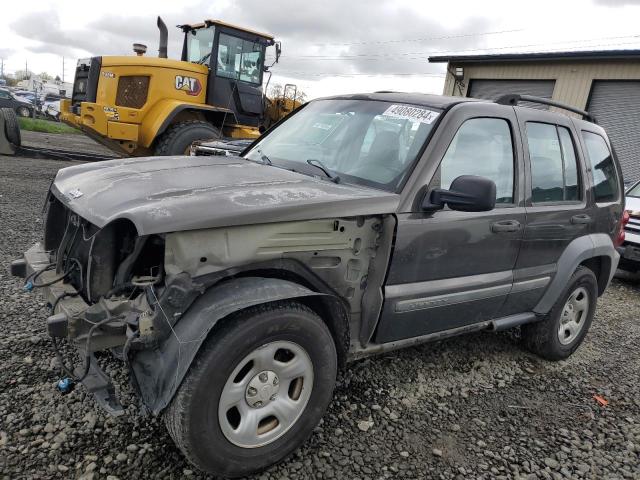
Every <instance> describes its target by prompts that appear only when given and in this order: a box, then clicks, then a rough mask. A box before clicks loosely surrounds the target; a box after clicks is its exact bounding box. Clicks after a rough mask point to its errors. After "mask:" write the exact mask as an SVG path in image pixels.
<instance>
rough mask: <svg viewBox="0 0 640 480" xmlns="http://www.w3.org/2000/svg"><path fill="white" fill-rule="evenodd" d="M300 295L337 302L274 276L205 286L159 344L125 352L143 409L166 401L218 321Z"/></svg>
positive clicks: (158, 406)
mask: <svg viewBox="0 0 640 480" xmlns="http://www.w3.org/2000/svg"><path fill="white" fill-rule="evenodd" d="M303 297H324V298H325V299H329V300H335V301H336V302H339V300H338V299H337V298H335V297H332V296H331V295H327V294H323V293H318V292H314V291H312V290H309V289H308V288H305V287H303V286H302V285H299V284H297V283H294V282H289V281H286V280H280V279H276V278H261V277H244V278H236V279H233V280H229V281H227V282H224V283H222V284H220V285H216V286H214V287H212V288H211V289H209V290H208V291H207V292H205V293H204V294H203V295H202V296H201V297H200V298H198V299H197V300H196V301H195V302H194V303H193V305H192V306H191V307H190V308H189V310H188V311H187V312H186V313H185V314H184V315H183V316H182V318H181V319H180V320H179V321H178V322H177V323H176V324H175V326H174V327H173V331H172V333H171V334H170V335H169V336H168V337H167V338H166V339H165V340H163V341H162V342H161V343H160V345H158V346H157V347H156V348H154V349H149V350H143V351H140V352H137V353H135V352H132V353H131V356H132V358H131V362H130V364H131V367H132V369H133V374H134V375H135V377H136V383H137V385H138V388H139V390H140V394H141V395H142V399H143V401H144V403H145V405H146V406H147V408H148V409H149V410H150V411H151V412H152V413H153V414H158V413H160V412H161V411H162V410H163V409H164V408H166V407H167V406H168V405H169V403H170V402H171V399H172V398H173V396H174V395H175V393H176V391H177V389H178V387H179V386H180V383H181V382H182V380H183V378H184V376H185V375H186V373H187V371H188V370H189V367H190V366H191V363H192V362H193V360H194V358H195V357H196V355H197V353H198V350H199V349H200V347H201V346H202V344H203V343H204V342H205V340H206V339H207V336H208V335H209V332H210V331H211V329H212V328H213V327H214V326H215V325H216V324H217V323H218V322H219V321H220V320H221V319H223V318H225V317H228V316H229V315H231V314H233V313H236V312H239V311H241V310H245V309H247V308H249V307H253V306H255V305H261V304H265V303H271V302H276V301H279V300H287V299H293V298H303Z"/></svg>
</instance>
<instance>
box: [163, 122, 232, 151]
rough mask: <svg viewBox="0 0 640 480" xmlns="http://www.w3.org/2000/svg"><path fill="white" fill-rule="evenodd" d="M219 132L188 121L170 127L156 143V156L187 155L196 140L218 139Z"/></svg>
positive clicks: (200, 123)
mask: <svg viewBox="0 0 640 480" xmlns="http://www.w3.org/2000/svg"><path fill="white" fill-rule="evenodd" d="M220 137H221V134H220V130H218V129H217V128H216V127H214V126H213V125H211V124H210V123H207V122H203V121H200V120H189V121H186V122H179V123H175V124H173V125H171V126H170V127H169V128H168V129H167V130H166V131H165V132H164V133H163V134H162V135H161V136H160V137H158V140H157V141H156V147H155V154H156V155H189V149H190V148H191V144H192V143H193V142H195V141H196V140H212V139H216V138H220Z"/></svg>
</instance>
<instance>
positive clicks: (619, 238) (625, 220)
mask: <svg viewBox="0 0 640 480" xmlns="http://www.w3.org/2000/svg"><path fill="white" fill-rule="evenodd" d="M629 218H630V216H629V211H628V210H625V211H624V212H622V219H621V221H620V229H619V230H618V235H617V236H616V241H615V244H616V246H618V245H622V244H623V243H624V237H625V235H624V227H626V226H627V223H629Z"/></svg>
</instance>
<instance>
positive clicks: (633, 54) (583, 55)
mask: <svg viewBox="0 0 640 480" xmlns="http://www.w3.org/2000/svg"><path fill="white" fill-rule="evenodd" d="M620 59H624V60H640V50H589V51H584V50H583V51H573V52H538V53H499V54H487V55H443V56H433V57H429V62H431V63H445V62H450V63H493V62H514V61H515V62H535V61H562V60H620Z"/></svg>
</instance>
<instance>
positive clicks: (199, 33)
mask: <svg viewBox="0 0 640 480" xmlns="http://www.w3.org/2000/svg"><path fill="white" fill-rule="evenodd" d="M213 34H214V28H213V27H207V28H198V29H196V30H190V31H188V32H187V34H186V35H187V60H188V61H189V62H192V63H202V64H204V65H209V64H210V62H211V52H212V50H213Z"/></svg>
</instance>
